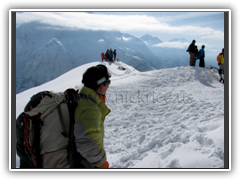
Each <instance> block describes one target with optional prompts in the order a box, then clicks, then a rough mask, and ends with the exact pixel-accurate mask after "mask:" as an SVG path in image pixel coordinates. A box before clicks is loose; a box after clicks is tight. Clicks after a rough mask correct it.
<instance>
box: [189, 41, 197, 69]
mask: <svg viewBox="0 0 240 180" xmlns="http://www.w3.org/2000/svg"><path fill="white" fill-rule="evenodd" d="M195 43H196V41H195V40H193V41H192V43H191V44H190V45H189V47H188V49H187V52H188V53H189V55H190V61H189V64H190V66H195V61H196V56H195V52H196V51H195Z"/></svg>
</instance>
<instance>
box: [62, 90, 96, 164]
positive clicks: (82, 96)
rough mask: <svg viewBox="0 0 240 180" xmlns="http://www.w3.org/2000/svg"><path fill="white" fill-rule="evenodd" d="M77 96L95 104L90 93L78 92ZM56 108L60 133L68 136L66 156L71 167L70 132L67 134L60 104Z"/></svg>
mask: <svg viewBox="0 0 240 180" xmlns="http://www.w3.org/2000/svg"><path fill="white" fill-rule="evenodd" d="M78 98H81V99H88V100H91V101H93V102H94V103H96V104H97V102H96V101H95V99H94V98H93V97H92V96H91V95H86V94H79V95H78ZM57 110H58V115H59V119H60V123H61V126H62V129H63V132H62V133H61V134H62V135H63V136H64V137H65V138H67V137H68V139H69V141H68V157H69V164H70V168H73V157H72V152H73V149H72V144H73V140H72V138H71V132H70V131H69V135H67V130H66V126H65V124H64V120H63V115H62V110H61V104H59V105H58V106H57Z"/></svg>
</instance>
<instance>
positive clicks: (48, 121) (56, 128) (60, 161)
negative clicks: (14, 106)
mask: <svg viewBox="0 0 240 180" xmlns="http://www.w3.org/2000/svg"><path fill="white" fill-rule="evenodd" d="M77 98H88V99H89V100H92V101H94V100H93V98H92V97H91V96H90V97H89V96H87V97H86V95H83V94H79V95H78V90H77V91H75V90H74V89H67V90H66V91H65V92H64V93H55V92H50V91H43V92H40V93H37V94H36V95H34V96H33V97H32V98H31V100H30V101H29V102H28V104H27V105H26V107H25V108H24V112H22V113H21V114H20V115H19V117H18V118H17V122H16V126H17V154H18V156H19V158H20V168H84V167H83V166H82V165H81V164H80V163H79V162H80V161H81V159H82V158H83V157H82V156H81V155H80V154H79V153H78V152H77V151H76V146H75V142H74V136H73V133H72V132H73V126H74V112H75V109H76V106H77V102H76V100H77Z"/></svg>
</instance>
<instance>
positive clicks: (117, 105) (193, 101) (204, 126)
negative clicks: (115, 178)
mask: <svg viewBox="0 0 240 180" xmlns="http://www.w3.org/2000/svg"><path fill="white" fill-rule="evenodd" d="M98 64H105V65H106V66H107V67H108V69H109V71H110V73H111V74H112V78H111V80H112V83H111V85H110V87H109V90H108V92H107V102H106V104H107V106H108V107H109V108H110V109H111V113H110V114H109V115H108V116H107V117H106V120H105V139H104V143H105V144H104V146H105V150H106V153H107V159H108V162H109V164H110V168H223V167H224V85H223V84H222V83H220V82H219V81H218V80H219V77H218V73H217V72H216V71H214V70H213V69H203V68H199V67H177V68H169V69H161V70H153V71H149V72H139V71H137V70H135V69H134V68H132V67H131V66H129V65H126V64H125V63H123V62H115V63H108V62H93V63H88V64H85V65H82V66H79V67H77V68H75V69H73V70H71V71H69V72H67V73H65V74H63V75H62V76H60V77H58V78H56V79H54V80H52V81H50V82H48V83H45V84H43V85H41V86H38V87H35V88H32V89H29V90H27V91H24V92H22V93H19V94H17V97H16V99H17V102H16V103H17V104H16V105H17V106H16V108H17V116H18V115H19V114H20V112H21V111H22V110H23V108H24V106H25V104H26V103H27V102H28V100H29V98H30V97H31V96H32V95H33V94H35V93H37V92H39V91H43V90H53V91H55V92H60V91H64V90H65V89H67V88H69V87H73V88H81V87H82V84H81V80H82V74H83V73H84V71H85V70H86V69H87V68H88V67H91V66H95V65H98ZM118 67H124V68H125V70H123V69H121V68H118ZM16 166H17V167H18V166H19V159H18V157H17V163H16Z"/></svg>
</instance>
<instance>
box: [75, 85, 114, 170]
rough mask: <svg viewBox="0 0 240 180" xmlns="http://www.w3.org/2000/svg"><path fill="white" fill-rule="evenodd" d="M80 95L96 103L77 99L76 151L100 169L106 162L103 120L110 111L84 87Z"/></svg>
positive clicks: (97, 96)
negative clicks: (88, 97) (90, 97)
mask: <svg viewBox="0 0 240 180" xmlns="http://www.w3.org/2000/svg"><path fill="white" fill-rule="evenodd" d="M80 93H82V94H86V95H90V96H92V97H93V99H94V100H95V101H96V103H94V102H93V101H91V100H88V99H78V101H77V102H78V106H77V108H76V110H75V116H74V117H75V124H74V135H75V142H76V147H77V151H78V152H79V153H80V154H81V155H82V156H83V157H84V158H85V159H86V160H87V161H88V162H89V163H90V164H91V165H92V166H93V167H101V166H102V165H103V164H104V162H105V161H106V152H105V150H104V144H103V139H104V125H103V124H104V120H105V117H106V115H107V114H109V113H110V109H108V107H107V106H106V105H105V103H104V102H103V100H102V99H101V98H100V97H99V95H98V94H97V93H96V92H95V91H94V90H92V89H90V88H87V87H86V86H84V87H83V88H82V89H81V91H80Z"/></svg>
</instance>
